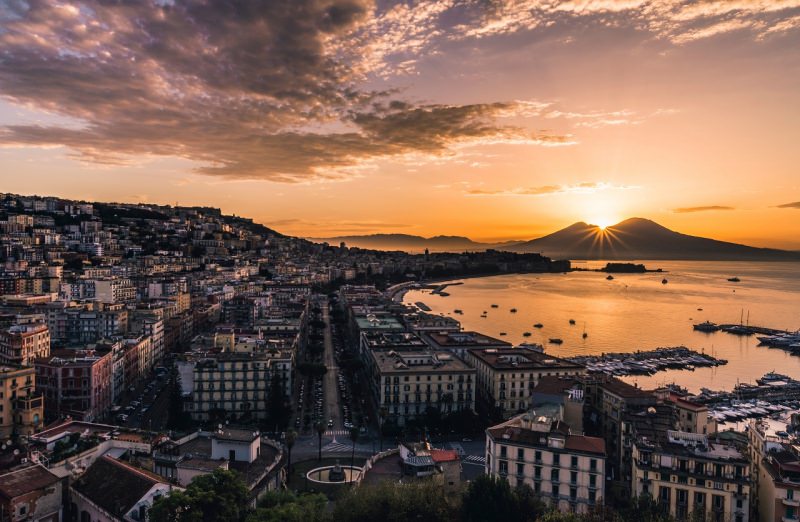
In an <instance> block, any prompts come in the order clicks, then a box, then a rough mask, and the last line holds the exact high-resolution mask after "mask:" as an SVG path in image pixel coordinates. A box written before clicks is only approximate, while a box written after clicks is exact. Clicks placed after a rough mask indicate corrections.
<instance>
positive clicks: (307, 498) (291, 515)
mask: <svg viewBox="0 0 800 522" xmlns="http://www.w3.org/2000/svg"><path fill="white" fill-rule="evenodd" d="M327 504H328V499H327V497H325V495H322V494H313V495H295V494H294V493H292V492H290V491H270V492H268V493H267V494H266V495H264V496H263V497H261V499H260V500H259V501H258V507H257V508H256V510H255V511H254V512H253V513H251V514H250V515H248V517H247V519H246V522H323V521H326V520H328V516H327Z"/></svg>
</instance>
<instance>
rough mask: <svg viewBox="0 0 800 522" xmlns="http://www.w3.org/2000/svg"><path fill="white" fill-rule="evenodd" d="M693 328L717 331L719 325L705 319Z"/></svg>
mask: <svg viewBox="0 0 800 522" xmlns="http://www.w3.org/2000/svg"><path fill="white" fill-rule="evenodd" d="M692 328H694V329H695V330H697V331H699V332H716V331H717V330H719V325H717V324H716V323H712V322H711V321H704V322H702V323H699V324H696V325H694V326H693V327H692Z"/></svg>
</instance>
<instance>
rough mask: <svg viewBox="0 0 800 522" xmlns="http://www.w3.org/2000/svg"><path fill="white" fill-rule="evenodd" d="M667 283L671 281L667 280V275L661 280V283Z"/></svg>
mask: <svg viewBox="0 0 800 522" xmlns="http://www.w3.org/2000/svg"><path fill="white" fill-rule="evenodd" d="M667 283H669V281H667V278H666V277H665V278H664V279H662V280H661V284H662V285H665V284H667Z"/></svg>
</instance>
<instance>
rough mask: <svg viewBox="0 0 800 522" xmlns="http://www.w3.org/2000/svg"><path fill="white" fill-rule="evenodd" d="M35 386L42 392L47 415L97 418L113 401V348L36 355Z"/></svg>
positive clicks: (88, 419)
mask: <svg viewBox="0 0 800 522" xmlns="http://www.w3.org/2000/svg"><path fill="white" fill-rule="evenodd" d="M36 389H37V390H38V391H41V393H42V395H44V400H45V407H46V412H47V415H48V418H54V419H55V418H60V417H62V416H64V415H71V416H72V417H74V418H76V419H80V420H86V421H93V420H95V419H98V418H100V417H102V416H103V415H104V414H105V413H106V412H107V411H108V410H109V408H111V404H112V403H111V398H112V395H113V352H111V351H107V352H105V353H103V354H94V353H86V354H73V353H70V352H68V351H64V352H59V353H57V354H54V355H51V356H50V357H45V358H42V359H37V360H36Z"/></svg>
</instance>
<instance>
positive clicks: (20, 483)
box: [0, 464, 61, 499]
mask: <svg viewBox="0 0 800 522" xmlns="http://www.w3.org/2000/svg"><path fill="white" fill-rule="evenodd" d="M59 480H61V479H59V478H58V477H57V476H55V475H53V474H52V473H50V472H49V471H48V470H47V468H45V467H44V466H40V465H38V464H37V465H35V466H29V467H27V468H23V469H18V470H16V471H11V472H9V473H5V474H3V475H0V495H2V496H4V497H5V498H8V499H12V498H16V497H19V496H21V495H25V494H26V493H30V492H32V491H36V490H38V489H42V488H45V487H47V486H51V485H53V484H55V483H56V482H58V481H59Z"/></svg>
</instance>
